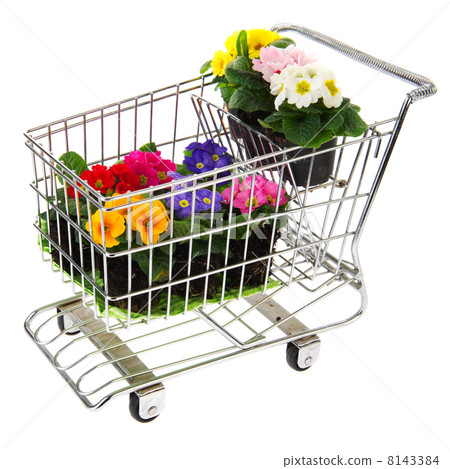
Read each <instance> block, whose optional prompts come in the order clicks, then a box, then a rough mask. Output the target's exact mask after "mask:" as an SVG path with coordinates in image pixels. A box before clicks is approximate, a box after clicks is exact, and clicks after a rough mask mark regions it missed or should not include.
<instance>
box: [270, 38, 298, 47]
mask: <svg viewBox="0 0 450 469" xmlns="http://www.w3.org/2000/svg"><path fill="white" fill-rule="evenodd" d="M291 44H293V45H294V46H295V42H294V41H293V40H292V39H289V38H288V37H281V38H280V39H277V40H276V41H273V42H271V43H270V44H269V46H275V47H278V49H286V47H287V46H290V45H291Z"/></svg>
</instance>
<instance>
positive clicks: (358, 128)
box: [342, 107, 367, 137]
mask: <svg viewBox="0 0 450 469" xmlns="http://www.w3.org/2000/svg"><path fill="white" fill-rule="evenodd" d="M342 114H343V116H344V132H345V135H349V136H351V137H359V136H360V135H362V134H363V133H364V132H365V131H366V129H367V124H366V123H365V122H364V121H363V120H362V119H361V117H359V114H358V113H357V112H356V111H355V110H354V109H353V108H351V107H347V108H346V109H344V111H342Z"/></svg>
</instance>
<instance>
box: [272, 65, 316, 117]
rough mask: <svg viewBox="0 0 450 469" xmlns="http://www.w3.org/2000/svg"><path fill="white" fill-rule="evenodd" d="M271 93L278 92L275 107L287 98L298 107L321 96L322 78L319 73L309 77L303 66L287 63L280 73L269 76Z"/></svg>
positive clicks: (308, 103) (307, 104) (313, 101)
mask: <svg viewBox="0 0 450 469" xmlns="http://www.w3.org/2000/svg"><path fill="white" fill-rule="evenodd" d="M270 80H271V83H272V84H273V86H272V85H271V89H270V92H271V93H272V94H278V96H277V98H276V99H275V107H276V108H277V109H278V106H279V105H280V104H281V103H282V102H283V101H284V99H287V102H288V103H289V104H295V105H296V106H297V107H298V108H299V109H300V108H302V107H308V106H309V105H310V104H311V103H316V102H317V101H318V100H319V98H320V97H321V95H322V93H321V89H320V87H321V85H322V79H321V77H320V76H319V75H315V76H314V77H311V76H310V75H309V74H308V71H307V69H306V68H305V67H302V66H300V65H288V66H287V67H286V68H285V69H284V70H282V72H281V73H280V74H274V75H272V77H271V78H270Z"/></svg>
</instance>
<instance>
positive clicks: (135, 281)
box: [49, 218, 279, 313]
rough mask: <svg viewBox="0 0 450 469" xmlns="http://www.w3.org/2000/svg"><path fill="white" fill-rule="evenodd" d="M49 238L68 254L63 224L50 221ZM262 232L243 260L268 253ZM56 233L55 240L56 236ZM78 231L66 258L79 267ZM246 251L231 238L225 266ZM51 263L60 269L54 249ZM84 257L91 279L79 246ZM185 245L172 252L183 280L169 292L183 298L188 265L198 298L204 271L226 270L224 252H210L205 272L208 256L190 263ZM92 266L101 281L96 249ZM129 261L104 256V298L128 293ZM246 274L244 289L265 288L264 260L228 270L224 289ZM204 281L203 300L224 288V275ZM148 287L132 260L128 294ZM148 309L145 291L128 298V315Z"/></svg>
mask: <svg viewBox="0 0 450 469" xmlns="http://www.w3.org/2000/svg"><path fill="white" fill-rule="evenodd" d="M49 228H50V229H49V231H50V238H51V239H52V240H53V241H54V242H55V244H56V245H58V246H59V247H60V248H61V249H62V250H63V251H64V252H65V253H66V254H67V255H69V253H70V249H69V230H68V228H67V222H66V221H64V220H63V219H62V218H61V219H60V223H59V230H58V224H57V222H56V220H51V221H50V224H49ZM260 230H261V231H262V233H263V236H262V235H261V233H259V235H260V236H257V234H256V233H255V232H254V233H252V234H251V236H250V238H249V240H248V246H247V256H246V259H245V260H246V261H248V260H252V259H260V258H261V257H264V256H267V255H268V254H270V239H271V235H272V226H271V225H269V224H267V225H264V226H262V227H260ZM58 231H59V236H58ZM278 237H279V233H278V230H277V232H276V235H275V240H274V242H276V240H277V239H278ZM78 238H79V236H78V233H77V232H76V231H75V229H74V228H73V227H71V228H70V243H71V246H72V255H71V256H70V257H71V258H72V259H73V262H74V263H76V264H78V265H80V266H81V256H80V248H79V242H78ZM244 250H245V240H244V239H239V240H230V246H229V253H230V254H229V258H228V263H227V265H228V266H232V265H233V264H238V263H241V262H244ZM51 251H52V259H53V261H54V262H55V263H57V264H58V265H59V264H60V254H59V251H58V250H57V249H55V248H52V250H51ZM194 254H195V253H194ZM81 255H82V257H83V268H84V270H85V271H86V272H87V273H88V274H90V275H91V276H92V259H91V248H90V246H88V245H84V244H83V246H82V253H81ZM188 255H189V245H188V244H182V245H180V246H179V247H178V248H177V250H176V251H175V253H174V263H173V270H172V276H173V279H174V280H184V279H186V282H182V283H180V284H177V285H174V286H173V287H172V293H174V294H178V295H180V296H182V297H184V296H185V295H186V287H187V284H188V283H187V278H188V265H189V263H190V274H189V278H191V277H193V276H197V275H201V276H202V277H200V278H198V279H195V280H190V281H189V297H199V296H203V295H204V291H205V286H206V282H205V278H206V275H205V274H206V272H207V271H208V270H209V271H212V270H216V269H220V268H223V267H224V266H225V252H224V253H223V254H222V253H211V255H210V259H209V269H208V256H206V255H201V256H194V255H191V258H190V259H189V257H188ZM94 262H95V267H96V268H97V269H98V270H99V272H100V278H101V279H103V281H104V282H105V280H106V279H105V272H104V264H103V256H102V255H101V254H100V253H99V252H98V251H97V250H96V249H94ZM62 266H63V269H64V270H65V271H66V272H69V273H70V263H69V261H68V260H67V259H66V258H65V257H64V256H62ZM128 268H129V265H128V257H127V256H118V257H113V258H107V273H108V278H107V287H106V286H105V290H106V291H107V293H108V296H112V297H114V296H123V295H127V293H128ZM73 269H74V274H75V275H76V274H80V272H79V271H78V269H76V268H75V267H73ZM243 271H244V280H243V286H244V287H257V286H260V285H263V284H264V281H265V278H266V271H267V259H266V260H262V261H261V260H259V261H256V262H253V263H250V264H247V265H246V266H244V267H242V266H241V267H236V268H231V269H228V270H227V274H226V287H225V288H226V290H228V289H230V290H231V289H237V288H239V287H240V284H241V277H242V272H243ZM207 278H208V282H207V283H208V285H207V288H208V293H207V298H210V299H211V298H215V297H216V296H217V294H218V293H220V291H221V289H222V284H223V274H222V273H218V274H211V275H208V276H207ZM145 288H148V276H147V274H146V273H144V272H143V271H142V270H141V268H140V267H139V265H138V263H137V262H135V261H133V260H132V261H131V292H136V291H139V290H143V289H145ZM161 291H162V290H158V291H153V292H152V300H151V303H152V307H155V306H157V305H158V303H159V301H160V297H161ZM109 305H110V306H116V307H118V308H121V309H127V308H128V299H127V298H125V299H121V300H117V301H110V302H109ZM147 305H148V293H143V294H141V295H134V296H132V297H131V311H133V312H135V313H138V312H140V311H142V310H145V309H146V308H147Z"/></svg>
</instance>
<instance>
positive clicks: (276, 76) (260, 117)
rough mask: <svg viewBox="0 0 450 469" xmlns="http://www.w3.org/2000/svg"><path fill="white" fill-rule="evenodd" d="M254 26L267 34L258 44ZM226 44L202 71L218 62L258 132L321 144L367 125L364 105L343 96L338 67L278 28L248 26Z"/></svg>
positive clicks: (219, 79) (218, 75)
mask: <svg viewBox="0 0 450 469" xmlns="http://www.w3.org/2000/svg"><path fill="white" fill-rule="evenodd" d="M254 31H258V35H259V36H260V38H261V40H260V41H258V43H257V44H256V41H255V33H254ZM225 45H226V49H227V51H226V52H224V51H222V50H220V51H218V52H216V53H215V54H214V57H213V59H212V60H210V61H209V62H206V63H205V64H204V65H203V66H202V67H201V69H200V72H201V73H205V72H207V71H208V70H209V69H211V68H212V72H213V74H214V75H215V77H214V78H213V82H214V83H217V87H218V89H219V90H220V92H221V95H222V98H223V100H224V102H225V104H226V105H227V107H228V109H229V111H230V112H231V113H232V114H234V115H238V116H239V118H240V119H242V118H243V119H244V123H246V124H247V125H249V126H250V127H253V128H255V126H257V127H256V128H255V130H257V131H258V132H260V133H266V135H269V136H273V135H274V134H273V132H275V133H276V134H281V137H284V139H285V140H286V141H288V142H289V143H287V144H286V146H289V144H291V143H293V144H294V145H298V146H301V147H307V148H318V147H320V146H321V145H322V144H323V143H325V142H327V141H329V140H332V139H333V138H334V137H336V136H351V137H358V136H360V135H362V134H363V133H364V132H365V130H366V129H367V124H366V123H365V122H364V121H363V120H362V119H361V118H360V117H359V115H358V113H359V111H360V108H359V107H358V106H355V105H353V104H352V103H350V99H348V98H344V97H343V95H342V89H341V87H340V85H338V83H337V82H336V76H335V74H334V73H333V71H331V70H330V69H328V68H327V67H325V66H324V65H323V64H320V63H318V62H317V61H316V59H315V58H314V57H313V56H312V55H311V54H308V53H307V52H305V51H303V50H301V49H299V48H298V47H297V46H296V44H295V43H294V41H292V40H291V39H289V38H286V37H280V36H279V35H278V33H276V32H273V31H266V30H248V31H246V30H242V31H240V32H239V33H235V34H234V35H232V36H230V37H228V39H227V41H226V43H225ZM236 111H244V113H243V114H242V113H241V115H239V114H238V113H237V112H236ZM242 115H243V117H241V116H242ZM266 129H270V130H269V131H268V132H266ZM278 141H280V139H278Z"/></svg>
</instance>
